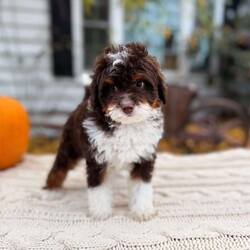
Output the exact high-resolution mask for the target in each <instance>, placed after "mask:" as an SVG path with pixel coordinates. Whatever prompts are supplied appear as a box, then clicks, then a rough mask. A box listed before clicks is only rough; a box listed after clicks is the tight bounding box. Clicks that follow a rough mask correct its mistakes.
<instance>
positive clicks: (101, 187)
mask: <svg viewBox="0 0 250 250" xmlns="http://www.w3.org/2000/svg"><path fill="white" fill-rule="evenodd" d="M92 78H93V81H92V83H91V91H90V98H89V100H88V101H87V102H86V101H85V102H82V103H81V104H80V105H79V106H78V107H77V109H76V110H75V111H74V112H73V113H72V114H71V115H70V117H69V119H68V121H67V123H66V124H65V127H64V131H63V135H62V141H61V144H60V147H59V150H58V154H57V156H56V159H55V162H54V165H53V167H52V169H51V171H50V173H49V175H48V178H47V183H46V188H48V189H52V188H58V187H60V186H61V185H62V183H63V181H64V179H65V177H66V174H67V172H68V170H69V169H71V168H73V166H74V165H75V164H76V162H77V161H78V160H79V159H81V158H83V157H84V158H85V159H86V163H87V183H88V204H89V212H90V214H91V216H92V217H94V218H96V219H104V218H107V217H108V216H110V215H111V214H112V188H111V185H110V183H111V181H112V173H113V172H114V171H116V170H120V169H123V168H127V169H128V170H129V171H130V183H129V189H130V190H129V191H130V194H129V206H130V211H131V214H132V216H133V217H136V218H137V219H139V220H147V219H149V218H151V216H152V215H153V214H154V206H153V190H152V186H151V183H150V181H151V177H152V172H153V168H154V161H155V157H156V147H157V143H158V141H159V139H160V138H161V136H162V132H163V115H162V111H161V104H162V103H165V88H166V85H165V82H164V77H163V75H162V73H161V70H160V65H159V63H158V62H157V61H156V59H155V58H154V57H152V56H150V55H148V52H147V50H146V48H145V46H144V45H142V44H141V43H129V44H127V45H123V46H122V45H120V46H110V47H108V48H107V49H106V50H105V51H104V52H103V53H102V54H101V55H99V56H98V57H97V59H96V62H95V67H94V74H93V76H92Z"/></svg>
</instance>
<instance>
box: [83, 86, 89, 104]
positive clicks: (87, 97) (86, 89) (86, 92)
mask: <svg viewBox="0 0 250 250" xmlns="http://www.w3.org/2000/svg"><path fill="white" fill-rule="evenodd" d="M84 90H85V94H84V97H83V101H84V102H85V101H87V100H88V99H89V97H90V85H88V86H84Z"/></svg>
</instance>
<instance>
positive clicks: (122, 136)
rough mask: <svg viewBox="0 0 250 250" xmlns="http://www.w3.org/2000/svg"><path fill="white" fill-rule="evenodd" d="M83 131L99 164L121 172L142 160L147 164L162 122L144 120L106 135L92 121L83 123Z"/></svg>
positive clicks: (161, 128) (160, 132)
mask: <svg viewBox="0 0 250 250" xmlns="http://www.w3.org/2000/svg"><path fill="white" fill-rule="evenodd" d="M83 127H84V128H85V129H86V132H87V134H88V136H89V140H90V143H91V145H92V146H93V147H94V148H95V149H96V153H95V159H96V161H97V162H98V163H100V164H101V163H107V164H108V165H109V166H110V167H114V168H122V167H125V166H127V165H129V164H130V163H133V162H140V160H141V159H142V158H143V159H145V160H150V159H151V158H152V157H153V154H154V153H155V149H156V146H157V143H158V141H159V140H160V138H161V136H162V132H163V121H162V119H159V120H147V121H142V122H138V123H133V124H121V125H120V126H119V127H117V128H116V130H115V131H114V132H113V133H112V134H108V133H105V132H104V131H103V130H101V129H100V128H99V127H98V126H97V125H96V123H95V120H94V119H93V118H89V119H86V120H84V122H83Z"/></svg>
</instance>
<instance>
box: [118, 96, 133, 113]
mask: <svg viewBox="0 0 250 250" xmlns="http://www.w3.org/2000/svg"><path fill="white" fill-rule="evenodd" d="M120 105H121V109H122V111H123V112H124V113H125V114H127V115H128V114H131V113H132V112H133V110H134V101H132V100H130V99H128V98H124V99H122V101H121V103H120Z"/></svg>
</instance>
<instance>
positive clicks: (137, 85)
mask: <svg viewBox="0 0 250 250" xmlns="http://www.w3.org/2000/svg"><path fill="white" fill-rule="evenodd" d="M136 87H137V88H143V87H144V82H143V81H138V82H137V83H136Z"/></svg>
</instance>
